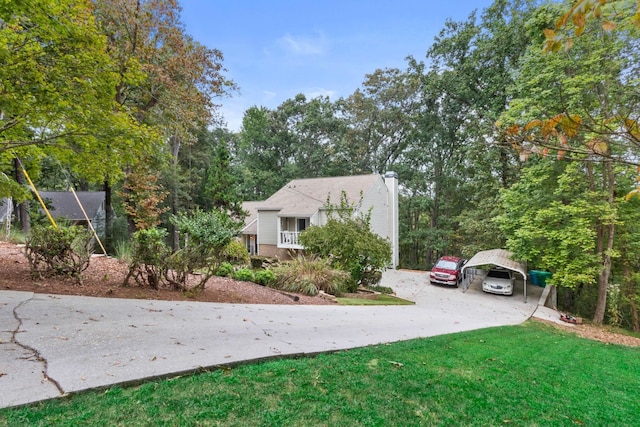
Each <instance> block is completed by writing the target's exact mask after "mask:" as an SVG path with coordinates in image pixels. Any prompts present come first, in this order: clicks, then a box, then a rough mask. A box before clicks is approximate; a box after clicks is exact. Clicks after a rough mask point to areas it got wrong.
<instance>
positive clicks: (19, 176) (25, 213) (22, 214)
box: [13, 158, 31, 234]
mask: <svg viewBox="0 0 640 427" xmlns="http://www.w3.org/2000/svg"><path fill="white" fill-rule="evenodd" d="M13 169H14V175H15V179H16V182H17V183H18V184H20V185H24V174H23V173H22V168H21V167H20V161H19V160H18V159H17V158H14V159H13ZM15 210H16V217H17V218H18V219H19V220H20V229H21V230H22V232H23V233H24V234H29V233H31V216H30V215H29V201H28V200H25V201H24V202H22V203H20V204H18V205H17V206H16V208H15Z"/></svg>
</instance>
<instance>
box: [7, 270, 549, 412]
mask: <svg viewBox="0 0 640 427" xmlns="http://www.w3.org/2000/svg"><path fill="white" fill-rule="evenodd" d="M381 284H382V285H383V286H389V287H392V288H393V289H394V290H395V291H396V293H397V295H398V296H399V297H402V298H406V299H409V300H412V301H415V302H416V304H415V305H411V306H397V307H395V306H389V307H380V306H378V307H342V306H292V305H241V304H215V303H194V302H170V301H147V300H122V299H100V298H91V297H73V296H60V295H46V294H33V293H28V292H12V291H0V325H2V327H1V328H0V329H1V330H0V390H2V393H0V407H9V406H15V405H22V404H26V403H30V402H35V401H39V400H43V399H50V398H55V397H58V396H61V395H64V394H67V393H72V392H77V391H81V390H87V389H92V388H97V387H104V386H109V385H113V384H120V383H127V382H133V381H140V380H143V379H150V378H156V377H163V376H171V375H177V374H182V373H186V372H194V371H198V370H201V369H205V368H215V367H218V366H223V365H231V364H234V363H238V362H244V361H252V360H260V359H266V358H272V357H279V356H289V355H304V354H314V353H319V352H325V351H335V350H342V349H348V348H353V347H361V346H366V345H371V344H379V343H388V342H395V341H401V340H408V339H413V338H421V337H429V336H434V335H441V334H448V333H453V332H459V331H466V330H472V329H479V328H486V327H491V326H499V325H515V324H518V323H521V322H523V321H525V320H526V319H528V318H529V317H531V316H532V314H533V313H534V312H535V311H536V309H537V302H538V297H539V296H540V294H541V291H542V290H541V288H537V287H534V286H529V287H528V294H529V298H528V301H529V302H528V303H524V301H523V297H522V284H520V288H519V289H518V288H517V287H516V293H515V295H514V296H512V297H505V296H498V295H489V294H485V293H483V292H482V291H481V290H480V289H479V287H478V286H477V285H472V286H471V287H470V288H469V289H468V290H467V291H466V292H465V293H463V292H462V290H461V289H459V288H446V287H438V286H432V285H429V284H428V277H427V273H424V272H411V271H402V270H400V271H397V270H390V271H387V272H385V273H384V275H383V279H382V283H381Z"/></svg>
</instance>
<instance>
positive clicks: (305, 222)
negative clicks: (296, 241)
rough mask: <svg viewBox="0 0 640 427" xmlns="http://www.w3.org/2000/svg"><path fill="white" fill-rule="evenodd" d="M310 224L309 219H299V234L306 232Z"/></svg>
mask: <svg viewBox="0 0 640 427" xmlns="http://www.w3.org/2000/svg"><path fill="white" fill-rule="evenodd" d="M308 224H309V218H298V232H301V231H304V230H306V229H307V226H308Z"/></svg>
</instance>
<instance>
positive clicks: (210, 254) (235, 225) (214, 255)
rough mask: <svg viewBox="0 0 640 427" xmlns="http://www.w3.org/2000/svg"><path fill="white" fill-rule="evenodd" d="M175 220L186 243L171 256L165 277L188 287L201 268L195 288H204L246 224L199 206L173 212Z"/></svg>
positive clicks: (183, 286)
mask: <svg viewBox="0 0 640 427" xmlns="http://www.w3.org/2000/svg"><path fill="white" fill-rule="evenodd" d="M171 223H172V224H173V225H174V226H175V227H176V229H177V230H178V232H179V233H180V236H181V239H182V244H183V247H182V248H181V249H178V250H177V251H176V252H175V253H173V254H172V255H171V256H170V257H169V259H168V260H167V262H168V268H167V269H166V271H165V278H166V279H167V281H168V282H169V283H170V284H171V285H172V286H173V287H175V288H177V289H182V290H183V291H186V290H187V280H188V278H189V276H190V275H192V274H193V273H195V272H196V271H197V272H198V273H200V280H199V281H198V283H197V284H196V285H195V286H194V289H196V290H201V289H204V284H205V283H206V282H207V280H209V278H210V277H211V276H213V275H214V274H215V272H216V271H217V270H218V266H219V262H220V261H219V260H220V259H221V258H222V253H223V251H224V249H225V248H226V247H227V246H228V244H229V243H230V242H231V239H232V238H233V237H234V236H236V235H237V234H238V233H239V232H240V228H241V226H242V224H241V223H240V222H238V221H236V220H233V219H232V218H231V217H229V215H227V214H226V213H224V212H221V211H210V212H204V211H201V210H199V209H198V210H195V211H194V212H191V213H189V214H183V213H180V214H179V215H177V216H172V217H171Z"/></svg>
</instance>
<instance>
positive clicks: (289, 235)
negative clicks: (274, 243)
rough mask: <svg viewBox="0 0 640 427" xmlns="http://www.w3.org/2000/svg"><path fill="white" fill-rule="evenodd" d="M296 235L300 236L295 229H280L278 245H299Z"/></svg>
mask: <svg viewBox="0 0 640 427" xmlns="http://www.w3.org/2000/svg"><path fill="white" fill-rule="evenodd" d="M298 237H300V233H299V232H297V231H281V232H280V245H281V246H283V247H300V242H299V241H298Z"/></svg>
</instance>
